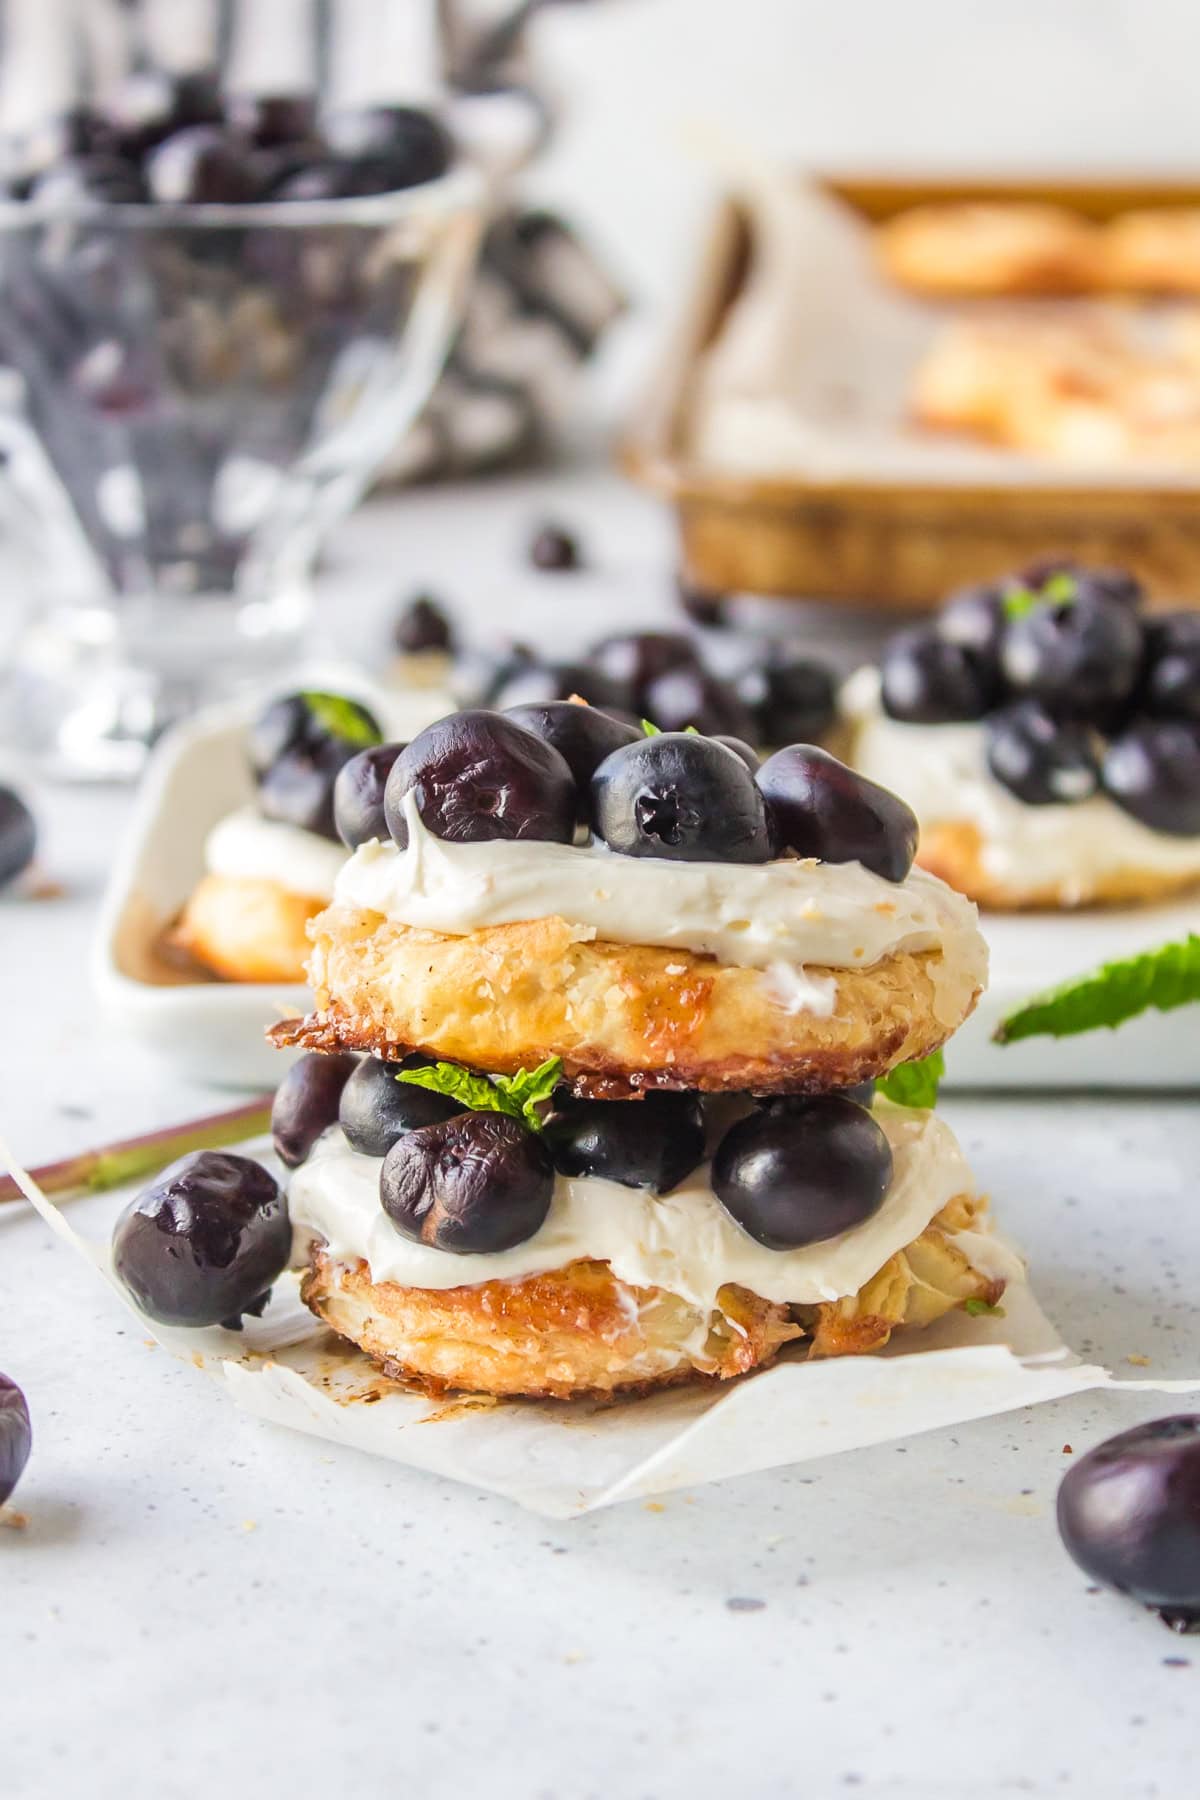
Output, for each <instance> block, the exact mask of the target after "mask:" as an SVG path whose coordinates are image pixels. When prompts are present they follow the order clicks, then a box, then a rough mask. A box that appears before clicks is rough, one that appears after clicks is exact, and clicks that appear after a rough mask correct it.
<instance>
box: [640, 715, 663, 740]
mask: <svg viewBox="0 0 1200 1800" xmlns="http://www.w3.org/2000/svg"><path fill="white" fill-rule="evenodd" d="M642 730H643V731H644V732H645V734H646V736H647V737H661V736H662V732H661V731H660V730H659V729H658V726H657V725H652V724H651V723H650V721H649V719H643V720H642Z"/></svg>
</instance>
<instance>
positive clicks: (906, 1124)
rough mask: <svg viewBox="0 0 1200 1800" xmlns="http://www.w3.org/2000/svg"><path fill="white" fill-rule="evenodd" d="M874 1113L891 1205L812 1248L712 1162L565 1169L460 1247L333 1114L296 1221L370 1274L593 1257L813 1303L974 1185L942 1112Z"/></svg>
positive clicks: (466, 1277) (405, 1277)
mask: <svg viewBox="0 0 1200 1800" xmlns="http://www.w3.org/2000/svg"><path fill="white" fill-rule="evenodd" d="M875 1117H876V1119H877V1120H878V1122H879V1124H880V1125H881V1126H882V1128H883V1130H884V1131H885V1133H886V1134H887V1137H888V1141H889V1142H890V1144H891V1146H892V1155H893V1158H894V1164H895V1166H894V1172H893V1177H892V1183H891V1186H890V1187H889V1189H888V1193H887V1196H886V1198H885V1200H884V1203H883V1205H882V1206H881V1207H880V1209H879V1211H878V1212H877V1213H876V1214H875V1215H874V1217H873V1218H871V1219H868V1220H867V1221H866V1223H865V1224H863V1225H859V1226H857V1227H856V1228H855V1229H854V1230H853V1231H847V1232H843V1233H842V1234H841V1236H839V1237H834V1238H829V1239H828V1240H827V1241H826V1242H825V1243H821V1244H810V1245H808V1246H807V1248H805V1249H803V1250H786V1251H779V1250H768V1249H767V1248H766V1246H765V1245H763V1244H759V1243H757V1242H756V1241H755V1239H754V1238H752V1237H750V1236H749V1235H748V1233H746V1232H745V1231H743V1230H742V1228H741V1226H740V1225H737V1224H736V1223H735V1222H734V1220H733V1219H732V1218H731V1217H730V1216H729V1214H728V1213H727V1212H726V1211H725V1209H724V1207H723V1206H722V1205H721V1204H720V1202H719V1201H718V1200H717V1199H716V1197H715V1195H714V1194H713V1191H712V1188H711V1187H710V1185H709V1172H708V1165H707V1164H705V1165H703V1166H702V1167H700V1168H698V1169H697V1170H696V1171H695V1172H694V1174H692V1175H691V1176H689V1178H688V1179H687V1181H685V1182H684V1183H683V1184H682V1185H681V1186H680V1187H678V1188H676V1189H675V1191H674V1192H673V1193H670V1194H665V1195H663V1196H661V1197H659V1196H656V1195H654V1194H650V1193H646V1192H644V1191H643V1190H642V1189H640V1188H627V1187H621V1186H619V1185H618V1184H617V1183H615V1182H611V1181H600V1180H596V1179H594V1178H592V1177H586V1178H580V1179H572V1178H570V1177H568V1176H561V1175H560V1176H558V1177H557V1178H556V1180H555V1184H554V1198H553V1201H552V1203H551V1207H550V1213H549V1216H548V1217H547V1219H546V1222H545V1224H544V1225H543V1226H542V1228H541V1230H540V1231H538V1232H536V1233H535V1235H534V1236H533V1237H531V1238H529V1239H528V1240H527V1242H525V1243H524V1244H518V1245H517V1246H516V1248H515V1249H512V1250H505V1251H501V1252H500V1253H498V1254H494V1255H466V1256H456V1255H453V1254H452V1253H451V1252H449V1251H446V1250H435V1249H430V1248H429V1247H428V1246H427V1245H425V1244H418V1243H414V1242H413V1241H412V1240H411V1239H409V1238H406V1237H402V1236H401V1234H400V1233H399V1232H398V1231H397V1230H396V1228H395V1226H394V1225H393V1224H392V1222H391V1220H390V1219H389V1218H388V1216H387V1214H386V1213H385V1212H384V1211H383V1208H382V1206H381V1205H380V1202H379V1171H380V1168H381V1166H382V1164H381V1163H380V1162H379V1161H378V1160H377V1159H376V1158H374V1157H369V1156H360V1155H359V1154H358V1153H357V1152H356V1151H354V1150H351V1149H350V1147H349V1145H348V1144H347V1143H346V1140H345V1138H344V1137H343V1136H342V1134H341V1132H340V1131H339V1130H337V1129H336V1128H335V1129H334V1130H332V1131H330V1132H328V1133H327V1134H326V1135H325V1137H323V1138H322V1139H321V1141H320V1142H319V1143H318V1144H317V1145H316V1147H315V1148H314V1150H313V1153H312V1155H311V1157H310V1158H309V1160H308V1162H307V1163H305V1164H304V1166H303V1167H302V1168H300V1169H297V1170H296V1172H295V1174H294V1175H293V1176H292V1179H291V1186H290V1191H289V1196H288V1204H289V1207H290V1210H291V1216H292V1221H293V1223H294V1224H295V1225H296V1226H297V1227H298V1228H300V1229H301V1230H306V1231H308V1232H311V1233H316V1234H318V1235H319V1236H321V1237H323V1238H324V1239H325V1241H326V1243H327V1245H328V1248H329V1253H330V1255H331V1256H332V1257H333V1259H334V1260H335V1261H337V1262H355V1261H357V1260H358V1259H359V1258H361V1259H362V1260H363V1261H365V1262H366V1264H367V1266H368V1268H369V1269H370V1272H371V1278H372V1280H374V1281H394V1282H397V1283H399V1284H400V1285H402V1286H405V1287H419V1288H438V1289H444V1288H452V1287H472V1286H476V1285H478V1284H479V1283H480V1282H484V1281H498V1280H499V1281H518V1280H521V1279H522V1278H523V1277H525V1276H527V1275H536V1274H543V1273H545V1272H546V1271H547V1270H550V1269H561V1268H563V1267H565V1265H566V1264H567V1263H570V1262H573V1261H575V1260H577V1259H579V1258H585V1257H588V1258H592V1259H594V1260H595V1261H597V1262H606V1263H607V1264H608V1265H609V1267H610V1268H611V1269H612V1272H613V1274H614V1275H615V1276H616V1277H617V1279H618V1280H620V1281H623V1282H626V1283H628V1284H629V1285H630V1286H631V1287H660V1288H664V1289H666V1290H667V1291H668V1292H670V1293H672V1294H678V1295H679V1296H680V1297H681V1298H683V1299H684V1300H687V1301H689V1302H690V1303H691V1304H692V1305H694V1306H697V1307H712V1306H714V1305H715V1303H716V1297H717V1293H718V1291H719V1290H720V1288H721V1287H723V1286H724V1285H725V1283H726V1282H734V1283H736V1284H737V1285H738V1286H741V1287H745V1288H748V1289H750V1291H751V1292H752V1293H755V1294H758V1295H760V1296H761V1297H762V1298H763V1299H764V1300H772V1301H775V1302H777V1303H778V1304H780V1305H787V1304H789V1303H791V1304H796V1305H805V1304H815V1303H816V1302H818V1301H822V1300H837V1299H840V1298H841V1297H842V1296H843V1295H846V1294H853V1293H856V1292H857V1291H858V1289H859V1288H860V1287H861V1286H862V1285H863V1283H864V1282H865V1281H868V1280H869V1279H870V1278H871V1276H872V1275H874V1274H876V1273H877V1272H878V1271H879V1270H880V1269H881V1268H882V1267H883V1265H884V1263H886V1262H887V1260H888V1258H889V1257H891V1256H894V1255H895V1254H896V1252H897V1251H898V1250H902V1249H903V1248H904V1246H905V1245H906V1244H910V1243H912V1241H913V1240H914V1238H917V1237H919V1236H920V1235H921V1233H922V1232H923V1231H924V1230H925V1227H926V1226H927V1225H928V1224H929V1222H930V1220H931V1219H932V1218H933V1217H934V1215H935V1214H936V1213H938V1212H940V1211H941V1209H942V1207H943V1206H944V1205H945V1204H946V1202H947V1201H948V1200H952V1199H953V1198H954V1197H955V1195H957V1194H969V1193H971V1192H973V1190H974V1182H973V1179H972V1176H971V1171H970V1169H969V1168H968V1166H967V1163H966V1161H965V1159H964V1157H963V1154H962V1151H961V1150H960V1149H959V1147H958V1144H957V1142H956V1140H955V1138H954V1135H953V1133H952V1132H951V1131H950V1129H949V1127H948V1126H947V1125H944V1124H943V1123H942V1121H941V1120H940V1119H938V1118H937V1117H936V1116H935V1115H934V1114H932V1113H925V1112H909V1111H905V1110H904V1109H902V1108H899V1107H890V1106H888V1105H886V1104H877V1106H876V1108H875ZM971 1238H972V1245H973V1246H974V1240H975V1239H979V1240H980V1248H981V1249H982V1248H987V1249H989V1250H991V1251H992V1252H993V1258H992V1266H993V1267H995V1268H997V1269H999V1268H1000V1267H1002V1266H1003V1267H1004V1269H1005V1272H1007V1273H1009V1274H1012V1275H1014V1276H1019V1274H1020V1273H1021V1265H1020V1263H1019V1261H1018V1260H1017V1259H1016V1258H1015V1257H1013V1256H1012V1253H1011V1252H1009V1251H1007V1250H1005V1249H1004V1247H1003V1246H1001V1245H999V1244H998V1243H997V1241H996V1240H994V1239H992V1238H991V1237H990V1236H989V1235H988V1234H987V1233H986V1232H984V1231H981V1230H980V1229H979V1227H978V1226H976V1228H975V1230H974V1231H973V1232H972V1233H971ZM965 1247H966V1246H965V1243H964V1248H965ZM1005 1259H1007V1260H1005Z"/></svg>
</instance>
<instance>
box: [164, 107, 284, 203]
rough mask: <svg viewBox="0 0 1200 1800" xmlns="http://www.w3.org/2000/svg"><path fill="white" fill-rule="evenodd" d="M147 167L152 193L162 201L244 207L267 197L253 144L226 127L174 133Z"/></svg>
mask: <svg viewBox="0 0 1200 1800" xmlns="http://www.w3.org/2000/svg"><path fill="white" fill-rule="evenodd" d="M144 166H145V171H146V184H147V186H148V188H149V190H150V197H151V199H152V200H156V201H157V202H158V203H159V204H160V205H164V206H179V205H183V204H187V205H192V206H238V205H241V204H242V203H243V202H245V201H248V200H256V199H259V198H261V196H262V186H261V182H260V179H259V176H258V173H257V165H256V163H255V161H254V158H253V157H252V155H251V154H250V146H249V145H248V144H247V143H246V141H245V139H244V138H241V137H238V136H236V135H235V134H234V133H232V132H230V131H227V130H226V129H225V128H224V127H223V126H220V125H189V126H187V127H186V128H185V129H184V130H183V131H176V132H174V133H173V134H172V136H170V137H168V138H164V139H163V141H162V143H161V144H158V145H156V146H155V148H154V149H153V150H152V151H151V152H150V154H149V156H148V157H147V158H146V162H145V165H144Z"/></svg>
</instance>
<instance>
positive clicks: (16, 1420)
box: [0, 1375, 33, 1506]
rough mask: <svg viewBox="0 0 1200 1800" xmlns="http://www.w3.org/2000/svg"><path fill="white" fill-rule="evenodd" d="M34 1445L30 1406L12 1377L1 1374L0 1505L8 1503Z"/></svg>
mask: <svg viewBox="0 0 1200 1800" xmlns="http://www.w3.org/2000/svg"><path fill="white" fill-rule="evenodd" d="M32 1448H33V1428H32V1427H31V1425H30V1423H29V1407H28V1405H27V1403H26V1400H25V1396H24V1394H23V1393H22V1392H21V1390H20V1388H19V1387H18V1386H17V1384H16V1382H15V1381H11V1380H10V1379H9V1377H8V1376H7V1375H0V1506H7V1505H8V1502H9V1501H10V1500H11V1499H12V1493H13V1489H14V1488H15V1487H16V1485H17V1483H18V1481H20V1479H21V1477H22V1475H23V1474H24V1473H25V1464H26V1463H27V1462H28V1461H29V1452H30V1450H31V1449H32Z"/></svg>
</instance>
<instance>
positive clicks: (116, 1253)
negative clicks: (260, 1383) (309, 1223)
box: [112, 1150, 292, 1327]
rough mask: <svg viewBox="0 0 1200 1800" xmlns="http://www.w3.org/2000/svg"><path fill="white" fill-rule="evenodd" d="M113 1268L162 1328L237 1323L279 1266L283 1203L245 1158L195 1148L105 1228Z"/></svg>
mask: <svg viewBox="0 0 1200 1800" xmlns="http://www.w3.org/2000/svg"><path fill="white" fill-rule="evenodd" d="M112 1248H113V1267H114V1269H115V1270H116V1273H117V1276H118V1277H119V1279H120V1280H121V1282H122V1283H123V1284H124V1286H125V1287H126V1288H128V1290H129V1292H130V1293H131V1294H132V1295H133V1298H134V1300H135V1301H136V1302H137V1304H138V1306H139V1307H140V1308H141V1310H142V1311H143V1312H144V1313H145V1314H146V1315H147V1316H148V1317H149V1318H151V1319H157V1320H158V1321H159V1323H160V1324H163V1325H195V1326H199V1325H221V1324H225V1325H229V1326H231V1327H233V1326H235V1325H237V1324H240V1321H241V1317H242V1314H243V1313H258V1312H261V1311H262V1309H263V1306H264V1305H265V1304H266V1301H267V1296H268V1294H269V1292H270V1288H271V1283H272V1282H273V1281H274V1280H275V1278H276V1277H277V1276H278V1275H280V1274H281V1273H282V1272H283V1270H284V1269H285V1268H286V1267H287V1263H288V1258H289V1256H290V1255H291V1249H292V1228H291V1225H290V1224H289V1222H288V1211H287V1202H286V1201H285V1200H284V1197H283V1195H282V1194H281V1193H280V1191H279V1188H278V1186H277V1185H276V1183H275V1182H274V1180H273V1179H272V1178H271V1176H270V1175H268V1173H267V1171H266V1170H265V1169H264V1168H262V1167H260V1165H259V1164H258V1163H256V1162H251V1160H250V1158H249V1157H246V1156H234V1155H232V1154H231V1153H230V1152H228V1151H223V1150H195V1151H193V1152H192V1154H191V1155H190V1156H184V1157H181V1158H180V1160H179V1161H178V1162H175V1163H172V1164H171V1166H170V1168H169V1169H164V1170H163V1172H162V1174H161V1175H160V1176H159V1177H158V1179H157V1181H155V1182H153V1183H152V1184H151V1186H150V1187H148V1188H146V1189H145V1191H144V1192H143V1193H142V1194H140V1195H139V1196H138V1198H137V1199H136V1200H134V1201H131V1203H130V1204H129V1205H128V1206H127V1207H126V1208H125V1211H124V1212H123V1213H122V1214H121V1216H120V1218H119V1219H118V1220H117V1223H116V1226H115V1228H114V1230H113V1244H112Z"/></svg>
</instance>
